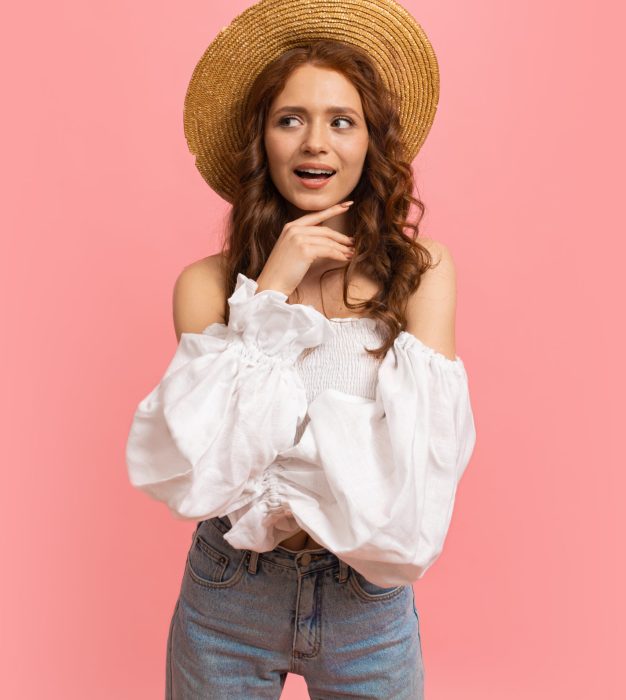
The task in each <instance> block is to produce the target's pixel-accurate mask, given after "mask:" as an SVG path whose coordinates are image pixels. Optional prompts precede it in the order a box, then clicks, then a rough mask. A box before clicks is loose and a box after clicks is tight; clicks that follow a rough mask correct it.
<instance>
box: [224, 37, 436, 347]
mask: <svg viewBox="0 0 626 700" xmlns="http://www.w3.org/2000/svg"><path fill="white" fill-rule="evenodd" d="M305 64H310V65H313V66H318V67H321V68H329V69H333V70H335V71H338V72H340V73H342V74H343V75H344V76H345V77H346V78H347V79H348V80H350V81H351V82H352V83H353V85H354V86H355V88H356V89H357V90H358V92H359V95H360V97H361V102H362V107H363V113H364V116H365V120H366V123H367V127H368V132H369V144H368V150H367V155H366V157H365V161H364V164H363V172H362V174H361V178H360V180H359V182H358V183H357V185H356V187H355V188H354V189H353V191H352V192H351V193H350V195H349V196H348V197H347V198H346V199H352V200H354V204H353V205H352V207H350V209H349V210H348V221H349V225H350V231H352V232H354V256H353V257H352V259H351V260H350V261H349V262H348V264H347V265H342V266H341V267H337V268H332V269H330V270H326V271H325V272H324V273H323V274H322V275H321V277H320V290H321V288H322V278H323V277H324V276H325V275H326V274H328V273H329V272H332V271H336V270H339V269H343V301H344V304H345V305H346V307H347V308H349V309H355V310H359V312H360V313H359V315H365V316H369V317H371V318H378V319H380V320H381V322H382V324H383V326H382V327H383V336H384V342H383V345H382V346H381V347H380V348H374V349H367V351H368V352H369V353H370V354H372V355H373V356H374V357H376V358H378V359H382V357H383V356H384V355H385V354H386V353H387V351H388V350H389V349H390V348H391V347H392V345H393V343H394V340H395V338H396V337H397V335H398V333H399V332H400V331H401V330H404V329H405V328H406V316H405V310H406V303H407V301H408V299H409V296H410V295H411V294H412V293H413V292H414V291H415V290H416V289H417V287H418V286H419V283H420V279H421V275H422V273H423V272H424V271H426V270H427V269H428V268H429V267H432V256H431V254H430V252H429V250H428V249H427V248H426V247H424V246H422V245H421V244H420V243H419V242H418V241H417V237H418V231H419V222H420V221H421V219H422V217H423V215H424V211H425V206H424V204H423V203H422V202H421V201H420V200H419V199H417V198H415V197H414V196H413V194H412V193H413V189H414V179H413V172H412V170H411V166H410V163H407V162H406V161H404V160H403V158H402V141H401V130H400V120H399V116H398V102H397V96H396V95H395V94H393V93H392V92H391V91H389V90H388V89H387V88H386V86H385V84H384V83H383V81H382V79H381V77H380V74H379V73H378V71H377V70H376V67H375V66H374V64H373V63H372V61H371V59H370V58H369V56H368V55H367V53H366V52H365V51H363V50H361V49H359V48H358V47H355V46H352V45H349V44H345V43H343V42H338V41H331V40H318V41H315V42H313V43H311V44H308V45H306V46H298V47H295V48H292V49H290V50H288V51H286V52H285V53H283V54H282V55H281V56H279V57H278V58H277V59H276V60H275V61H273V62H272V63H271V64H269V65H268V66H266V67H265V68H264V70H263V71H262V72H261V73H260V74H259V75H258V76H257V78H256V80H255V81H254V83H253V84H252V86H251V88H250V91H249V93H248V96H247V101H246V103H245V105H244V138H243V143H244V144H245V146H244V147H243V149H242V150H241V151H240V152H239V153H237V154H236V157H237V161H236V162H237V173H238V179H237V190H238V191H237V192H236V194H235V197H234V200H233V202H234V203H233V206H232V208H231V210H230V213H229V215H228V219H227V225H226V231H225V236H224V244H223V248H222V256H223V261H224V271H225V290H224V291H225V294H226V298H228V297H230V295H231V294H232V293H233V291H234V289H235V285H236V280H237V274H238V273H239V272H241V273H243V274H244V275H246V276H247V277H249V278H251V279H256V278H257V277H258V275H259V274H260V273H261V271H262V269H263V267H264V265H265V262H266V261H267V259H268V257H269V255H270V253H271V251H272V249H273V247H274V244H275V242H276V240H277V239H278V236H279V235H280V233H281V231H282V229H283V227H284V225H285V224H286V223H287V222H288V221H289V218H288V210H287V202H286V201H285V199H284V197H283V196H282V195H281V194H280V192H279V191H278V190H277V189H276V187H275V186H274V184H273V182H272V179H271V177H270V174H269V166H268V160H267V155H266V151H265V146H264V142H263V136H264V129H265V124H266V119H267V115H268V113H269V110H270V107H271V105H272V103H273V100H274V98H275V97H276V96H277V95H278V94H279V93H280V92H281V90H282V89H283V88H284V86H285V83H286V81H287V79H288V78H289V76H290V75H291V73H292V72H293V71H294V70H295V69H296V68H298V67H300V66H302V65H305ZM411 204H414V205H415V206H416V208H417V210H418V211H419V214H418V217H417V219H416V221H415V222H410V221H408V219H407V217H408V213H409V209H410V206H411ZM405 229H411V230H412V234H411V235H407V234H406V233H405V232H404V231H405ZM355 270H356V271H358V272H359V273H360V274H363V275H365V276H366V277H367V278H370V279H371V280H373V281H374V282H375V283H376V284H377V287H378V289H379V292H378V293H377V294H376V295H375V296H374V297H372V298H371V299H369V300H366V301H363V302H360V303H355V304H352V303H350V302H349V301H348V287H349V283H350V279H351V276H352V273H353V272H354V271H355ZM296 297H298V294H297V290H296ZM228 312H229V309H228V304H226V308H225V323H228V317H229V313H228Z"/></svg>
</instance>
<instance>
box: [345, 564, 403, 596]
mask: <svg viewBox="0 0 626 700" xmlns="http://www.w3.org/2000/svg"><path fill="white" fill-rule="evenodd" d="M349 581H350V583H351V584H352V588H353V589H354V590H355V592H356V593H357V594H358V595H359V596H360V597H361V598H363V599H364V600H388V599H389V598H395V597H396V596H397V595H398V594H399V593H401V592H402V591H403V590H404V586H402V585H400V586H391V587H388V588H385V587H383V586H379V585H377V584H375V583H372V582H371V581H368V579H366V578H365V576H363V574H360V573H359V572H358V571H356V569H353V568H352V567H350V576H349Z"/></svg>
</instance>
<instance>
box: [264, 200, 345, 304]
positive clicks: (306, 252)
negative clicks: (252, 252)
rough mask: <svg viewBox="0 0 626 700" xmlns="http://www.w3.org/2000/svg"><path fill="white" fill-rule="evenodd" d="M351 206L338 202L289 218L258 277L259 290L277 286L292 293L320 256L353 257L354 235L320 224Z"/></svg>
mask: <svg viewBox="0 0 626 700" xmlns="http://www.w3.org/2000/svg"><path fill="white" fill-rule="evenodd" d="M349 206H350V205H348V206H345V205H344V204H334V205H333V206H332V207H328V208H327V209H322V210H321V211H315V212H311V213H310V214H305V215H304V216H301V217H300V218H299V219H295V220H294V221H288V222H287V223H286V224H285V226H284V227H283V230H282V231H281V233H280V236H279V237H278V240H277V241H276V243H275V244H274V248H273V249H272V252H271V253H270V256H269V258H268V259H267V261H266V263H265V266H264V267H263V270H262V271H261V274H260V275H259V277H258V278H257V280H256V282H257V285H258V287H257V292H261V291H263V290H264V289H275V290H277V291H279V292H283V293H284V294H286V295H287V296H289V295H290V294H292V293H293V291H294V289H295V288H296V287H297V286H298V284H299V283H300V282H301V281H302V278H303V277H304V276H305V275H306V273H307V271H308V269H309V268H310V267H311V265H312V264H313V263H314V262H315V261H316V260H317V259H319V258H326V259H330V260H340V261H341V262H346V260H350V258H351V257H352V255H353V250H352V249H353V246H354V243H353V241H352V239H351V238H350V236H346V235H345V234H343V233H340V232H339V231H335V230H333V229H332V228H328V227H327V226H320V225H319V224H321V223H322V222H323V221H326V220H327V219H330V218H331V217H332V216H337V214H341V213H342V212H345V211H347V209H348V207H349Z"/></svg>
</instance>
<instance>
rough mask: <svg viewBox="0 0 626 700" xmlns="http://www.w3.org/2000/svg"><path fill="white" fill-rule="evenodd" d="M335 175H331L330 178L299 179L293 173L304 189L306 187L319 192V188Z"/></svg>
mask: <svg viewBox="0 0 626 700" xmlns="http://www.w3.org/2000/svg"><path fill="white" fill-rule="evenodd" d="M336 174H337V173H333V174H332V175H331V176H330V177H300V175H298V173H294V176H295V177H296V179H297V180H298V182H300V183H301V184H302V185H304V187H308V188H309V189H310V190H319V189H320V187H324V185H325V184H326V183H328V182H330V181H331V180H332V179H333V178H334V177H335V175H336Z"/></svg>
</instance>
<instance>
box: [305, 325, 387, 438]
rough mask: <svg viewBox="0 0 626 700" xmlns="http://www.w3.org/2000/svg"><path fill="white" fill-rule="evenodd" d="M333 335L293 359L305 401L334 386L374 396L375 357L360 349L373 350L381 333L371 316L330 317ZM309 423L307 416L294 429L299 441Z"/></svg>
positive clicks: (377, 344) (346, 390)
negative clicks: (303, 390)
mask: <svg viewBox="0 0 626 700" xmlns="http://www.w3.org/2000/svg"><path fill="white" fill-rule="evenodd" d="M329 321H330V323H331V328H332V331H333V336H332V338H331V339H330V341H327V342H326V343H323V344H322V345H318V346H317V347H314V348H306V349H305V350H303V351H302V353H301V354H300V355H299V356H298V358H297V360H296V364H295V367H296V370H297V371H298V375H299V376H300V378H301V379H302V382H303V384H304V388H305V390H306V397H307V402H308V403H311V402H312V401H313V399H314V398H315V397H316V396H317V395H318V394H320V393H321V392H322V391H324V390H325V389H337V390H339V391H342V392H344V393H346V394H354V395H356V396H362V397H363V398H367V399H374V398H375V396H376V380H377V374H378V368H379V366H380V363H381V361H382V360H378V359H376V358H375V357H373V356H372V355H370V354H369V353H368V352H366V351H365V349H364V348H370V349H375V348H379V347H380V346H381V344H382V341H383V338H384V334H383V332H382V328H381V326H380V324H379V322H378V321H376V320H375V319H372V318H331V319H329ZM308 422H309V417H308V415H307V416H306V417H305V419H304V421H303V422H302V423H301V424H300V425H299V426H298V428H297V430H296V436H295V442H296V443H297V442H299V440H300V438H301V436H302V434H303V433H304V430H305V429H306V426H307V424H308Z"/></svg>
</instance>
